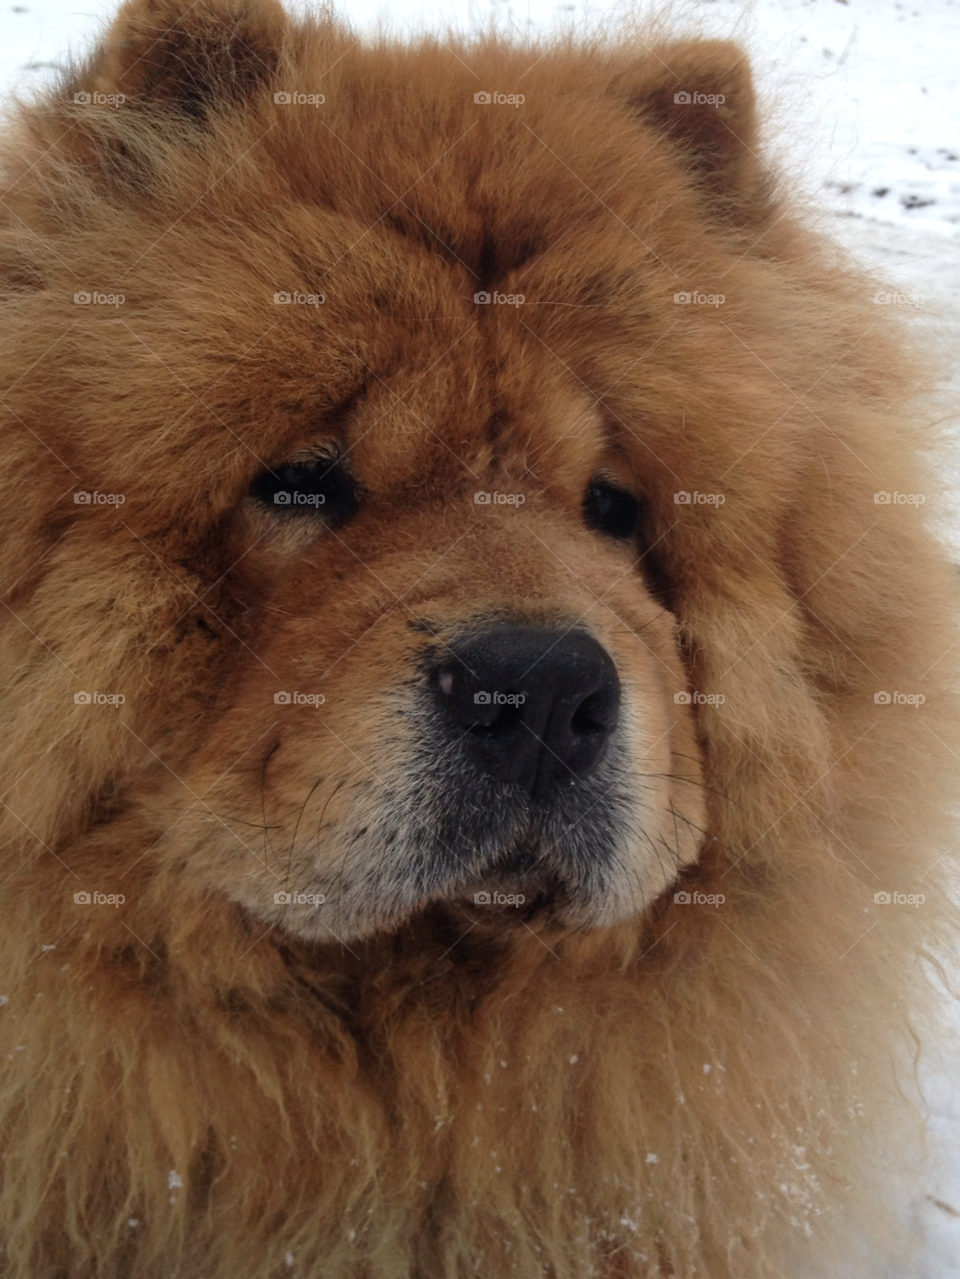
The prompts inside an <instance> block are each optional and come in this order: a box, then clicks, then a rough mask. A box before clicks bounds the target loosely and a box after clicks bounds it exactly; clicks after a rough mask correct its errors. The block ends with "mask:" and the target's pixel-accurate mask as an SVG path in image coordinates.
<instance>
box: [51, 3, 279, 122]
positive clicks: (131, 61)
mask: <svg viewBox="0 0 960 1279" xmlns="http://www.w3.org/2000/svg"><path fill="white" fill-rule="evenodd" d="M286 26H287V18H286V15H285V13H284V12H283V9H282V8H281V7H280V4H279V3H278V0H195V3H193V4H191V3H190V2H189V0H128V3H127V4H125V5H124V6H123V8H122V9H121V10H120V12H119V14H118V15H117V18H116V20H115V21H114V23H113V25H112V26H111V27H110V29H109V31H108V32H107V35H106V38H105V41H104V43H103V45H102V46H101V48H100V49H99V51H98V52H97V53H96V54H95V55H94V57H93V59H92V61H91V62H90V63H88V65H87V67H86V68H85V70H84V71H83V72H81V73H78V76H77V77H76V78H77V79H79V78H80V77H81V76H82V77H83V78H84V79H89V81H90V82H89V83H83V84H80V83H77V84H76V85H75V86H74V85H70V86H69V89H74V90H75V92H77V93H79V94H81V95H83V94H88V95H91V96H92V95H93V94H95V93H99V94H104V95H107V96H109V95H122V106H125V107H128V108H132V109H137V108H140V109H143V108H147V109H149V108H150V107H157V106H159V107H162V108H166V109H167V110H169V111H174V112H179V113H181V114H182V115H185V116H187V117H191V118H193V119H195V120H197V121H203V120H204V119H205V118H206V117H207V116H208V114H211V113H213V112H215V111H216V110H217V109H218V108H220V107H234V106H235V105H236V104H237V103H238V102H241V101H244V100H245V99H247V98H249V97H250V96H251V95H252V94H253V93H255V92H256V91H257V90H258V89H260V88H262V87H264V86H265V85H268V84H270V83H272V82H273V81H274V80H275V78H276V74H277V68H278V65H279V60H280V52H281V49H282V45H283V35H284V30H285V28H286ZM81 100H82V99H81ZM114 100H116V99H114ZM94 102H96V99H94Z"/></svg>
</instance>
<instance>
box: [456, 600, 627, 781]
mask: <svg viewBox="0 0 960 1279" xmlns="http://www.w3.org/2000/svg"><path fill="white" fill-rule="evenodd" d="M431 682H432V683H433V684H434V687H435V688H436V690H437V695H438V698H439V701H440V705H441V708H442V714H443V715H444V716H445V718H446V720H447V722H448V724H450V726H451V727H453V728H454V729H455V731H456V732H457V736H458V737H459V739H460V741H461V742H462V745H463V748H464V749H465V751H466V754H467V756H468V758H469V759H470V761H471V762H472V763H473V764H474V766H475V767H477V768H478V769H480V771H481V772H483V773H486V774H487V775H488V776H490V777H493V778H494V779H496V780H497V781H502V782H512V783H514V784H515V785H518V786H520V787H522V788H523V789H524V790H526V791H527V792H528V793H529V794H530V795H531V796H532V797H533V798H534V799H537V800H544V799H548V798H549V797H550V795H551V793H552V792H554V791H555V790H556V789H558V788H559V787H562V786H563V785H564V784H565V783H569V782H572V781H574V780H576V779H577V778H581V777H586V776H587V775H588V774H589V773H591V772H592V771H593V770H594V769H595V768H596V767H597V765H598V764H599V763H600V760H601V759H602V758H603V755H604V752H605V750H606V747H607V743H608V741H609V738H610V735H611V733H612V732H613V730H614V728H615V727H616V724H617V715H618V711H619V707H620V680H619V678H618V676H617V668H616V666H615V665H614V663H613V659H612V658H611V657H610V654H609V653H608V652H607V650H606V649H605V648H604V647H603V646H602V645H601V644H599V643H598V642H597V641H596V640H595V639H594V638H593V637H592V636H590V635H587V634H585V633H584V632H583V631H563V630H557V629H553V628H548V627H542V626H521V625H507V624H505V625H502V626H498V627H496V628H495V629H491V630H488V631H485V632H484V633H483V634H480V635H476V636H473V637H471V638H468V639H467V640H465V641H464V642H462V643H460V644H458V645H456V646H455V647H454V648H453V650H452V652H451V653H448V654H447V656H446V657H445V658H444V660H442V661H441V662H440V663H439V664H438V665H437V666H436V667H435V668H434V670H433V671H432V673H431Z"/></svg>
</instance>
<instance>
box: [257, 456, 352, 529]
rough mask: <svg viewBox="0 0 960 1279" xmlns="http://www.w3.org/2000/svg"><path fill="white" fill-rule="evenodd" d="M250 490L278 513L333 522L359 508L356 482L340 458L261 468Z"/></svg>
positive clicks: (260, 500) (343, 518) (324, 458)
mask: <svg viewBox="0 0 960 1279" xmlns="http://www.w3.org/2000/svg"><path fill="white" fill-rule="evenodd" d="M250 493H251V496H253V497H255V498H256V499H257V501H258V502H262V503H263V505H264V506H269V507H271V508H272V509H273V510H275V511H277V512H279V513H286V514H290V515H294V514H296V515H322V516H324V517H325V518H326V519H328V520H330V521H331V522H332V523H334V524H342V523H343V522H344V521H345V520H348V519H350V517H351V516H352V515H354V514H356V511H357V485H356V481H355V480H354V478H353V476H352V475H350V474H349V473H348V472H347V471H346V470H345V469H344V467H343V464H342V463H341V462H340V461H339V460H338V459H337V458H329V457H321V458H316V459H314V460H311V461H306V462H290V463H288V464H287V465H284V466H278V467H276V468H275V469H274V470H271V471H261V472H260V474H259V475H258V476H257V478H256V479H255V480H254V481H253V484H252V485H251V486H250Z"/></svg>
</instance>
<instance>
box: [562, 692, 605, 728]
mask: <svg viewBox="0 0 960 1279" xmlns="http://www.w3.org/2000/svg"><path fill="white" fill-rule="evenodd" d="M570 727H571V728H572V729H573V731H574V732H575V733H577V734H580V735H584V736H585V735H587V734H590V733H609V732H610V729H611V727H612V724H611V722H610V698H609V697H608V696H606V695H604V694H603V693H591V694H590V696H589V697H585V698H584V699H583V701H582V702H581V703H580V705H579V706H578V707H577V709H576V710H575V711H574V713H573V718H572V719H571V721H570Z"/></svg>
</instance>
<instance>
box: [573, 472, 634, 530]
mask: <svg viewBox="0 0 960 1279" xmlns="http://www.w3.org/2000/svg"><path fill="white" fill-rule="evenodd" d="M583 518H584V522H585V523H586V525H587V527H588V528H593V529H596V530H597V532H598V533H606V534H607V536H608V537H618V538H621V539H624V540H625V539H626V538H628V537H633V535H634V533H635V532H636V531H637V524H638V522H639V519H640V503H639V502H638V501H637V499H636V498H635V497H631V495H630V494H629V493H624V492H623V490H622V489H615V488H613V487H612V486H611V485H609V484H591V485H590V487H589V488H588V489H587V491H586V493H585V494H584V498H583Z"/></svg>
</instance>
